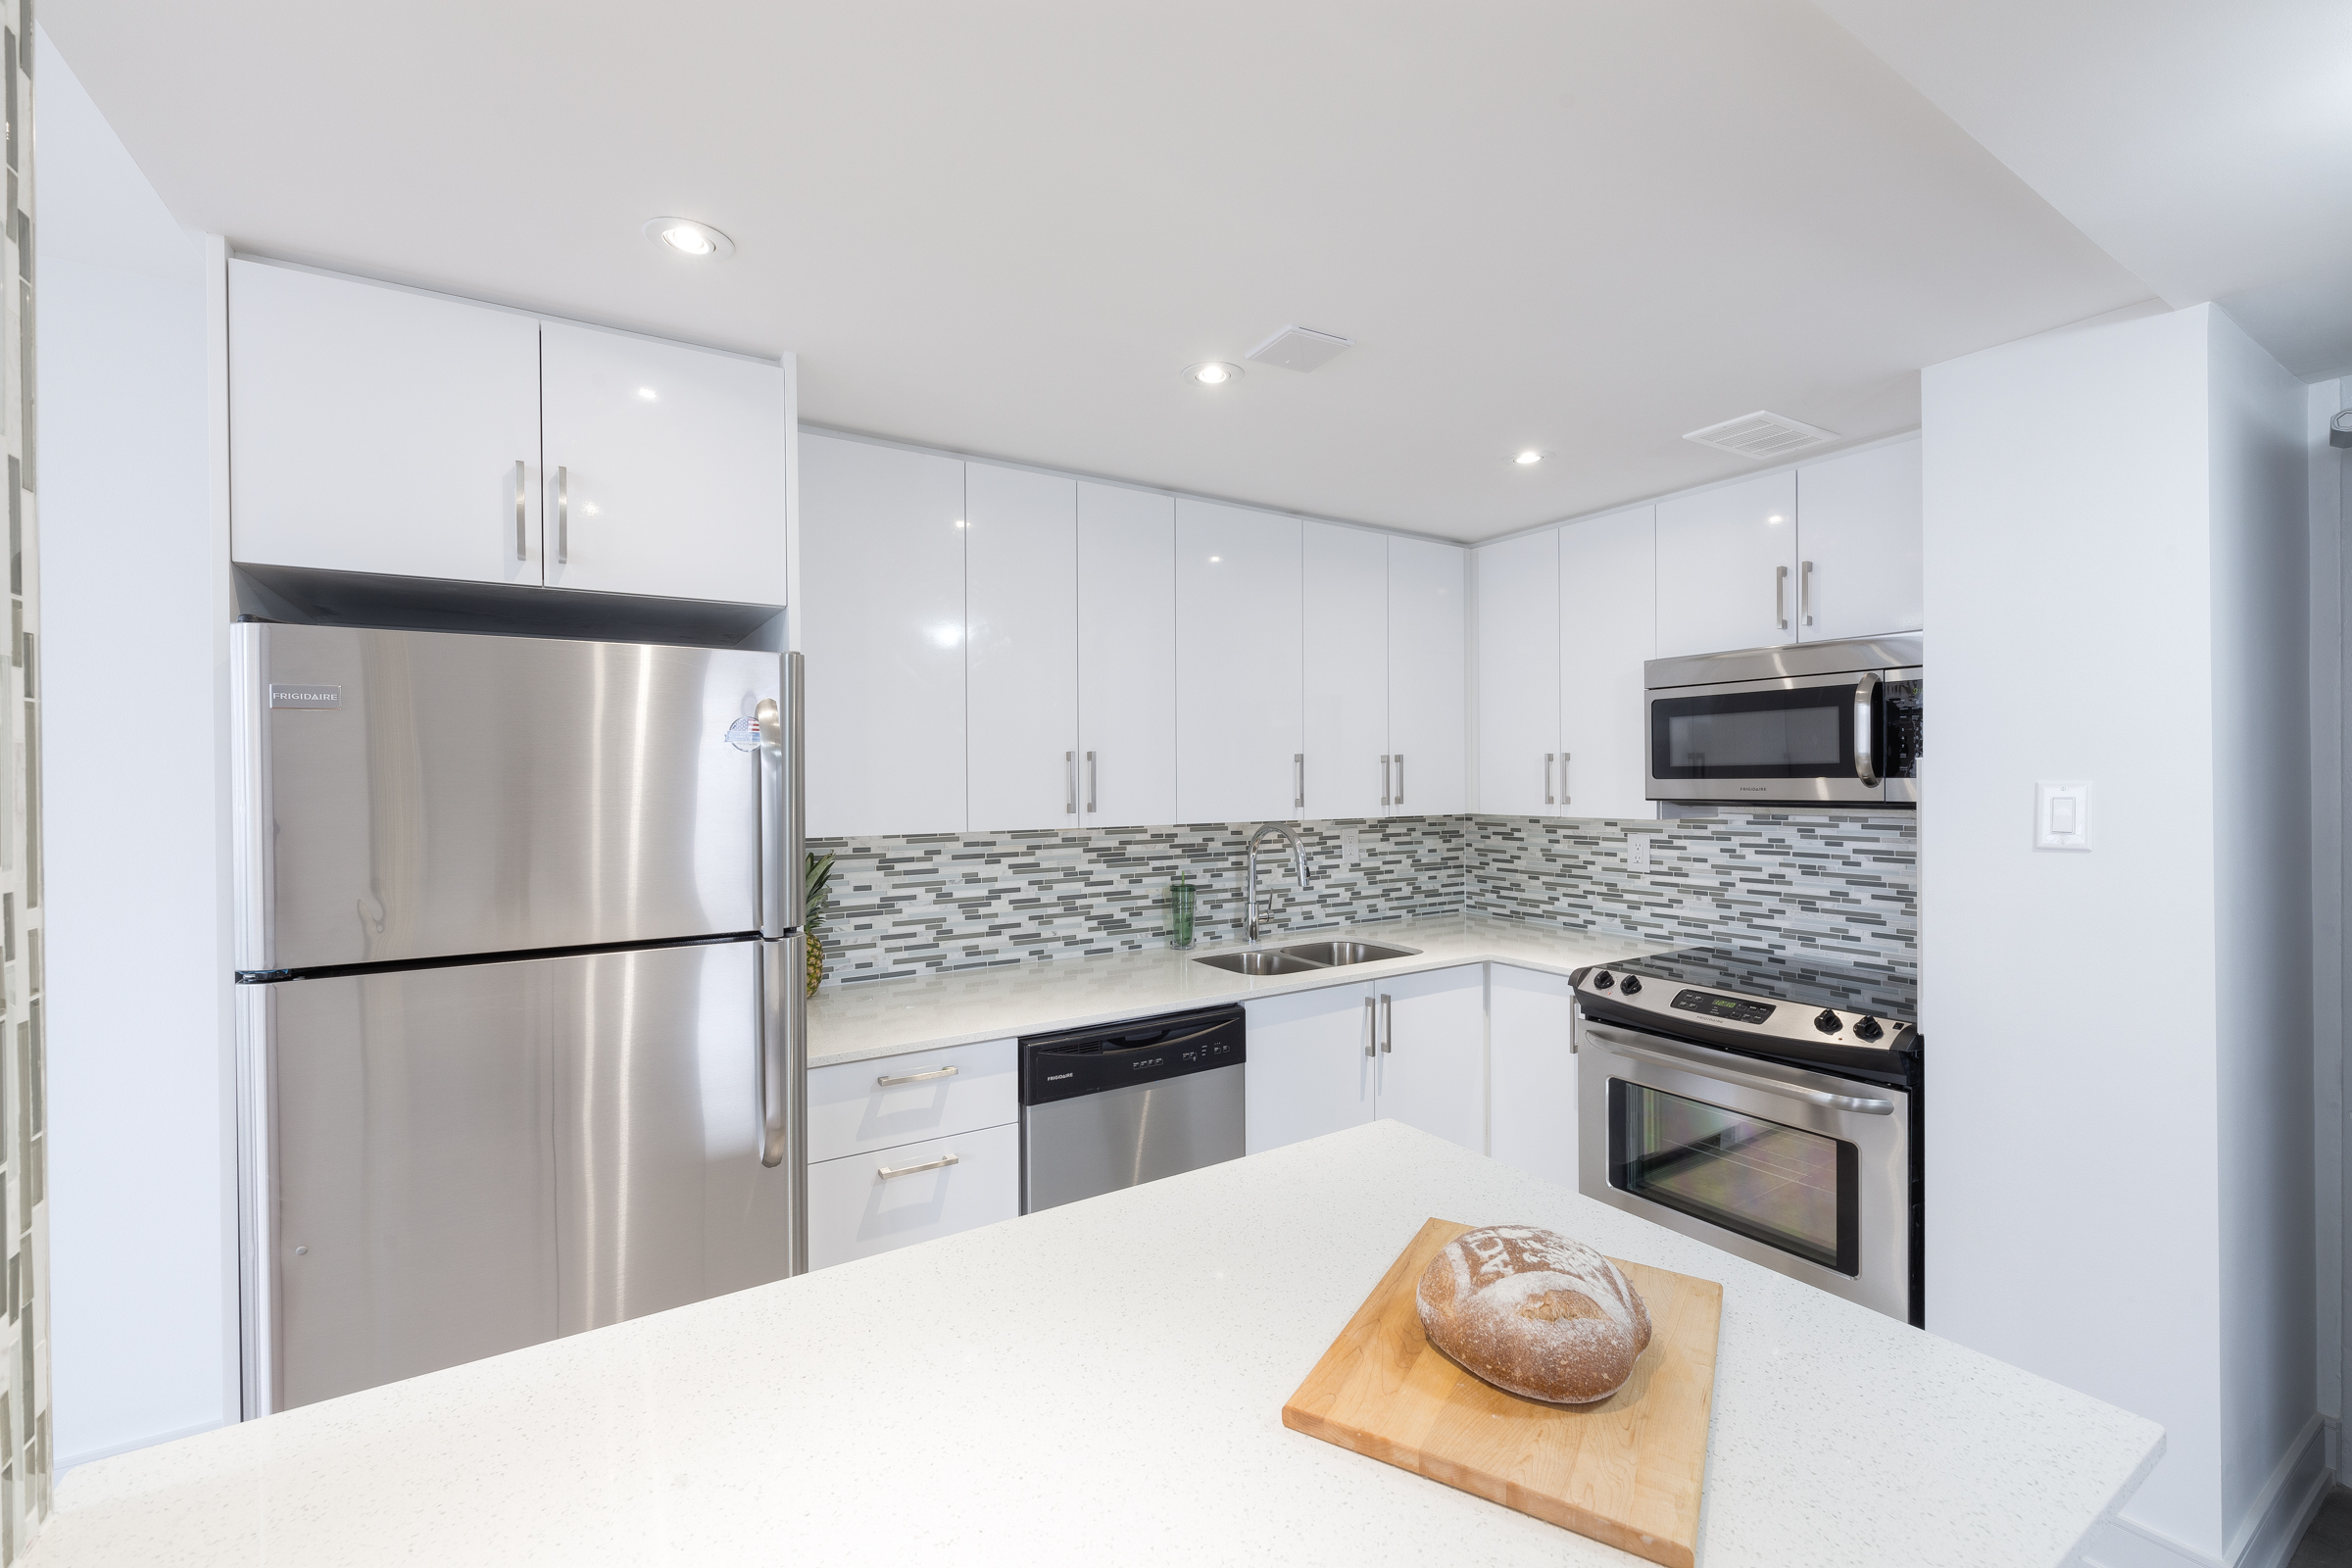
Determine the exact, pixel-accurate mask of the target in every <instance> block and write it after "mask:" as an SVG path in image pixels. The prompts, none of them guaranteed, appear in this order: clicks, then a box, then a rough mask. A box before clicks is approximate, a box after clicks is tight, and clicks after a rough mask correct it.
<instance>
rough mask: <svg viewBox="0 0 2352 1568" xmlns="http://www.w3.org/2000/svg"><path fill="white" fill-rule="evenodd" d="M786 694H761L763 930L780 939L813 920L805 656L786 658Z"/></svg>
mask: <svg viewBox="0 0 2352 1568" xmlns="http://www.w3.org/2000/svg"><path fill="white" fill-rule="evenodd" d="M782 675H783V693H784V700H783V702H781V703H775V702H771V701H768V700H766V699H764V698H763V699H761V700H760V706H759V708H758V709H757V710H756V712H757V715H758V723H759V726H760V935H761V936H763V937H765V938H767V939H768V940H769V941H771V942H773V941H776V940H779V939H780V938H782V937H783V935H784V934H785V933H786V932H787V931H798V930H799V929H800V928H801V927H802V926H803V925H805V924H806V923H807V922H808V918H809V896H808V876H807V870H808V858H809V855H808V847H807V832H806V828H805V826H804V823H805V821H806V818H805V817H804V816H803V814H802V804H801V803H802V800H803V783H804V775H803V770H802V766H801V751H802V737H803V730H802V724H801V711H802V709H801V656H800V655H798V654H786V655H785V656H784V658H783V667H782Z"/></svg>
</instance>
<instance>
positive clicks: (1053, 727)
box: [963, 463, 1080, 833]
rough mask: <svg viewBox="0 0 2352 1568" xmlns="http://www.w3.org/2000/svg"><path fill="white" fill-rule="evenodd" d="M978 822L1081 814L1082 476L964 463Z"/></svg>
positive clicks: (1051, 822) (1036, 823) (1072, 818)
mask: <svg viewBox="0 0 2352 1568" xmlns="http://www.w3.org/2000/svg"><path fill="white" fill-rule="evenodd" d="M963 516H964V522H965V528H964V539H963V571H964V595H963V603H964V637H965V654H964V657H965V660H966V665H965V668H966V672H967V673H966V678H967V680H968V681H969V686H968V693H969V697H968V709H967V722H968V724H969V725H970V730H971V749H970V754H969V755H970V760H971V781H970V787H969V796H970V800H971V809H970V812H969V817H970V827H971V831H973V832H976V833H981V832H997V831H1003V830H1008V829H1013V828H1051V827H1074V826H1076V825H1077V823H1078V806H1079V777H1078V775H1079V771H1080V769H1079V766H1078V482H1077V481H1076V480H1075V479H1065V478H1062V477H1061V476H1059V475H1057V474H1051V473H1031V472H1029V471H1027V470H1025V469H1021V468H999V467H995V466H991V465H989V464H985V463H966V464H965V465H964V466H963Z"/></svg>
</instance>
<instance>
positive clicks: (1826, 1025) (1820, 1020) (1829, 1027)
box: [1813, 1007, 1845, 1035]
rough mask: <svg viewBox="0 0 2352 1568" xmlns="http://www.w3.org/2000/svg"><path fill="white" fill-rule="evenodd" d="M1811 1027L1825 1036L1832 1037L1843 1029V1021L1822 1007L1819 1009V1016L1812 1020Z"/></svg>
mask: <svg viewBox="0 0 2352 1568" xmlns="http://www.w3.org/2000/svg"><path fill="white" fill-rule="evenodd" d="M1813 1027H1814V1028H1816V1029H1818V1030H1820V1031H1821V1032H1822V1033H1823V1034H1825V1035H1834V1034H1836V1033H1837V1032H1838V1030H1840V1029H1842V1028H1844V1027H1845V1020H1844V1019H1842V1018H1840V1017H1838V1015H1837V1014H1836V1013H1834V1012H1832V1011H1831V1010H1830V1009H1829V1008H1827V1007H1824V1008H1822V1009H1821V1013H1820V1016H1818V1017H1816V1018H1815V1019H1814V1020H1813Z"/></svg>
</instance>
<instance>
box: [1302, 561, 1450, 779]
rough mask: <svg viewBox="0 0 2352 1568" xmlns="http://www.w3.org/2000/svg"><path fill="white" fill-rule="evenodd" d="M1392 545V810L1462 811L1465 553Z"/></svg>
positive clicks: (1390, 636)
mask: <svg viewBox="0 0 2352 1568" xmlns="http://www.w3.org/2000/svg"><path fill="white" fill-rule="evenodd" d="M1388 550H1389V647H1388V657H1389V750H1390V751H1391V753H1392V754H1393V755H1394V756H1395V758H1396V759H1397V760H1396V761H1395V763H1394V764H1393V769H1394V772H1393V788H1392V792H1391V796H1390V801H1389V813H1390V814H1391V815H1392V816H1454V815H1458V814H1460V813H1461V812H1462V811H1465V810H1467V809H1469V797H1468V789H1467V784H1468V776H1469V759H1468V756H1467V754H1466V752H1465V748H1466V746H1467V744H1468V739H1467V737H1466V736H1465V735H1464V734H1463V729H1464V724H1463V717H1464V714H1465V711H1466V705H1467V702H1468V698H1469V693H1468V692H1467V691H1466V690H1465V689H1464V679H1463V670H1462V661H1463V657H1464V632H1465V629H1466V628H1465V627H1464V624H1463V620H1462V584H1463V561H1464V557H1465V556H1466V555H1467V554H1468V553H1467V552H1466V551H1464V550H1463V549H1462V548H1461V547H1460V546H1458V545H1441V544H1435V543H1432V542H1431V541H1430V540H1427V539H1405V538H1400V537H1397V536H1391V538H1390V539H1389V541H1388ZM1309 713H1310V715H1311V713H1312V707H1311V699H1310V707H1309ZM1308 782H1310V783H1311V782H1313V781H1312V780H1311V779H1310V780H1309V781H1308ZM1310 798H1311V797H1310Z"/></svg>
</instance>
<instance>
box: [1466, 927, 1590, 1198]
mask: <svg viewBox="0 0 2352 1568" xmlns="http://www.w3.org/2000/svg"><path fill="white" fill-rule="evenodd" d="M1575 1020H1576V994H1575V992H1574V991H1573V990H1572V989H1571V988H1570V987H1569V984H1568V980H1567V977H1566V976H1564V975H1556V974H1540V973H1538V972H1537V971H1535V970H1533V969H1513V968H1510V967H1508V966H1507V965H1504V964H1499V963H1498V964H1495V965H1494V967H1493V971H1492V973H1491V974H1490V975H1489V976H1488V981H1487V1038H1488V1048H1487V1049H1488V1066H1489V1069H1490V1091H1491V1094H1492V1100H1491V1102H1490V1103H1491V1104H1492V1106H1493V1112H1492V1119H1491V1121H1490V1123H1489V1136H1490V1138H1491V1139H1492V1143H1491V1145H1490V1147H1489V1150H1488V1152H1490V1153H1492V1154H1493V1155H1494V1156H1495V1158H1496V1159H1497V1160H1499V1161H1501V1162H1502V1163H1503V1164H1505V1165H1508V1166H1510V1167H1511V1168H1512V1169H1514V1170H1523V1171H1525V1172H1527V1173H1528V1174H1529V1175H1530V1176H1541V1177H1543V1178H1544V1180H1545V1181H1550V1182H1557V1183H1559V1184H1560V1185H1561V1186H1562V1187H1570V1188H1573V1187H1574V1186H1575V1185H1576V1055H1575V1052H1574V1050H1573V1043H1574V1037H1573V1035H1572V1033H1571V1031H1572V1030H1573V1029H1574V1027H1575Z"/></svg>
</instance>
